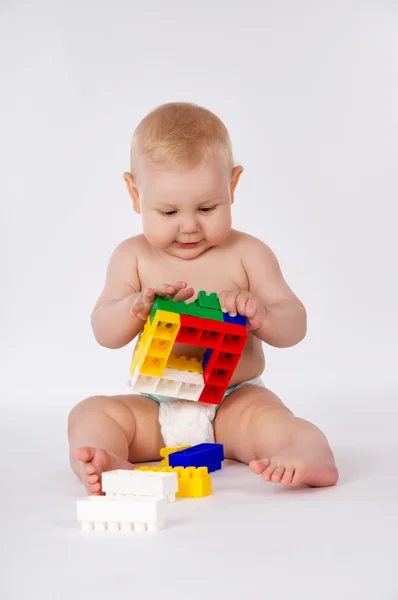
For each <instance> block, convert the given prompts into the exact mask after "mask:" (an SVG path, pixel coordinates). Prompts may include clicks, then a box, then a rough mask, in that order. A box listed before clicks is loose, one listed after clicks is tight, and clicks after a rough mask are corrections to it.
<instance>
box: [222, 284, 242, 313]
mask: <svg viewBox="0 0 398 600" xmlns="http://www.w3.org/2000/svg"><path fill="white" fill-rule="evenodd" d="M238 294H239V291H237V290H229V291H227V292H225V296H224V297H223V303H222V304H221V308H222V310H223V312H227V313H229V314H230V315H231V317H235V316H236V314H237V310H236V298H237V296H238Z"/></svg>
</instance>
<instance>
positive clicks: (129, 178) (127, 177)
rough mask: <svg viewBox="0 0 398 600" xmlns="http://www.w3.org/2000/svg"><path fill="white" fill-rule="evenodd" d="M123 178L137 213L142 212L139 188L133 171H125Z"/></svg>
mask: <svg viewBox="0 0 398 600" xmlns="http://www.w3.org/2000/svg"><path fill="white" fill-rule="evenodd" d="M123 179H124V181H125V182H126V186H127V191H128V193H129V194H130V198H131V200H132V201H133V209H134V211H135V212H136V213H138V214H140V213H141V208H140V201H139V194H138V188H137V186H136V183H135V179H134V176H133V175H132V174H131V173H123Z"/></svg>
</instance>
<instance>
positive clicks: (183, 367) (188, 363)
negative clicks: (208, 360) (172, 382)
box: [166, 354, 203, 373]
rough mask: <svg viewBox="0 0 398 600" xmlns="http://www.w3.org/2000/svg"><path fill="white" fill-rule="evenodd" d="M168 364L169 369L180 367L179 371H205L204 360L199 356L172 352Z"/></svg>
mask: <svg viewBox="0 0 398 600" xmlns="http://www.w3.org/2000/svg"><path fill="white" fill-rule="evenodd" d="M166 366H167V368H168V369H178V370H179V371H188V372H189V373H203V365H202V361H200V360H198V359H197V358H187V357H186V356H176V355H175V354H170V356H169V360H168V361H167V365H166Z"/></svg>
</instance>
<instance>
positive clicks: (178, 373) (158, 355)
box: [130, 290, 248, 466]
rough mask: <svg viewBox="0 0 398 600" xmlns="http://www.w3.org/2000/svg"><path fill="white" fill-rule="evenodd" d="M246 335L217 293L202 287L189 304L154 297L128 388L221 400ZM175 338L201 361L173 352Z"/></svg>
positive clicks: (243, 324)
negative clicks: (201, 350) (223, 307)
mask: <svg viewBox="0 0 398 600" xmlns="http://www.w3.org/2000/svg"><path fill="white" fill-rule="evenodd" d="M247 337H248V333H247V328H246V319H245V318H244V317H242V316H240V315H238V316H236V317H230V316H229V315H228V314H227V313H223V312H222V310H221V307H220V303H219V300H218V297H217V294H214V293H212V294H207V293H206V292H205V291H203V290H202V291H200V292H199V294H198V297H197V299H196V300H195V301H194V302H189V303H188V302H185V301H182V300H181V301H180V302H175V301H174V300H173V299H172V298H170V299H167V300H165V299H164V298H161V297H159V296H158V297H157V298H156V299H155V302H154V304H153V307H152V311H151V313H150V315H149V318H148V320H147V322H146V323H145V326H144V329H143V331H142V333H141V336H140V338H139V340H138V343H137V346H136V348H135V351H134V354H133V358H132V362H131V367H130V378H131V387H132V390H133V391H136V392H140V393H144V394H157V395H160V396H167V397H172V398H176V399H184V400H192V401H194V402H205V403H208V404H220V403H221V401H222V399H223V397H224V394H225V391H226V389H227V387H228V384H229V382H230V380H231V377H232V375H233V373H234V370H235V368H236V366H237V364H238V362H239V360H240V357H241V355H242V352H243V349H244V347H245V345H246V342H247ZM175 343H180V344H185V345H191V346H198V347H200V348H204V349H205V353H204V357H203V360H202V361H199V360H197V359H195V358H191V359H190V358H187V357H185V356H179V357H177V356H176V355H175V354H172V349H173V346H174V344H175ZM201 466H203V465H201Z"/></svg>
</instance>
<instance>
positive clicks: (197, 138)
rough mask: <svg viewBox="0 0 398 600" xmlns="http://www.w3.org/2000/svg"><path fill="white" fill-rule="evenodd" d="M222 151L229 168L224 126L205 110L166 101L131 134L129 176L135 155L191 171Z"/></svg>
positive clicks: (228, 141) (229, 147)
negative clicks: (190, 169) (166, 102)
mask: <svg viewBox="0 0 398 600" xmlns="http://www.w3.org/2000/svg"><path fill="white" fill-rule="evenodd" d="M220 150H221V151H222V152H223V154H224V156H225V158H226V161H227V165H228V167H230V168H231V170H232V168H233V166H234V165H233V162H234V161H233V154H232V145H231V139H230V136H229V133H228V130H227V128H226V126H225V125H224V123H223V122H222V121H221V119H219V118H218V117H217V116H216V115H215V114H214V113H212V112H211V111H210V110H207V109H206V108H203V107H201V106H198V105H197V104H191V103H189V102H170V103H168V104H162V105H161V106H158V107H157V108H155V109H154V110H153V111H151V112H150V113H149V114H148V115H147V116H146V117H144V118H143V119H142V121H141V122H140V123H139V125H138V126H137V128H136V130H135V131H134V134H133V138H132V142H131V151H130V168H131V173H132V174H135V173H136V172H137V164H138V157H139V156H147V157H149V158H150V159H151V160H152V161H154V162H156V163H160V164H164V165H166V166H167V167H171V168H175V167H187V168H192V167H195V166H196V165H197V164H199V163H200V162H202V161H203V160H208V159H209V158H212V157H214V156H215V155H216V154H217V152H219V151H220Z"/></svg>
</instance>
